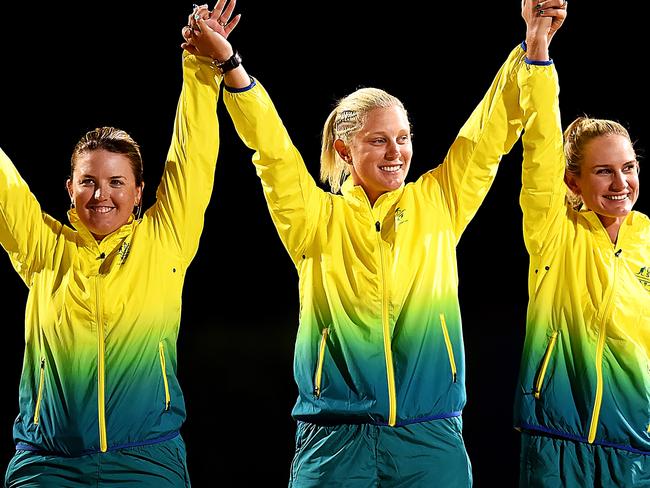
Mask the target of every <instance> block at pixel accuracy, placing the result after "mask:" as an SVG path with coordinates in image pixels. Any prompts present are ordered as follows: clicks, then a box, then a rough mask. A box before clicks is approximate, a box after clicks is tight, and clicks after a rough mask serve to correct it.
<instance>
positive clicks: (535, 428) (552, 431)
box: [520, 424, 650, 456]
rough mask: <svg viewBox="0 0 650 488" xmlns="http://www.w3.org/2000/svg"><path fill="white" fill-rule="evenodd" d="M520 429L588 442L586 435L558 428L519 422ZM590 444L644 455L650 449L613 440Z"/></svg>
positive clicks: (596, 441)
mask: <svg viewBox="0 0 650 488" xmlns="http://www.w3.org/2000/svg"><path fill="white" fill-rule="evenodd" d="M520 429H521V430H522V431H524V432H526V433H527V434H532V435H536V434H537V435H545V436H549V437H556V438H559V439H565V440H569V441H574V442H581V443H583V444H590V443H589V440H588V439H587V438H586V437H581V436H577V435H573V434H569V433H568V432H562V431H560V430H555V429H549V428H548V427H542V426H541V425H530V424H521V426H520ZM591 444H593V445H596V446H602V447H612V448H614V449H621V450H622V451H628V452H633V453H635V454H643V455H645V456H648V455H650V451H643V450H641V449H637V448H636V447H632V446H628V445H625V444H614V443H613V442H607V441H601V440H594V442H592V443H591Z"/></svg>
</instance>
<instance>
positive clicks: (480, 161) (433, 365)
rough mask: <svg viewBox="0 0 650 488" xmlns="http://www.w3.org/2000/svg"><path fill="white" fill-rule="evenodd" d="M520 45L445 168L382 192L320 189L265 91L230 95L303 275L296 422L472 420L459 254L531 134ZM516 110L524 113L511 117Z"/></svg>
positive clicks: (349, 186)
mask: <svg viewBox="0 0 650 488" xmlns="http://www.w3.org/2000/svg"><path fill="white" fill-rule="evenodd" d="M523 57H524V52H523V50H522V49H521V48H519V47H518V48H516V49H515V50H514V51H513V52H512V53H511V55H510V56H509V58H508V60H507V61H506V63H505V64H504V65H503V67H502V68H501V70H500V71H499V73H498V75H497V76H496V79H495V80H494V82H493V84H492V86H491V87H490V89H489V91H488V93H487V94H486V96H485V97H484V99H483V100H482V101H481V103H480V105H479V106H478V108H477V109H476V110H475V111H474V113H473V114H472V116H471V117H470V119H469V120H468V122H467V123H466V124H465V125H464V126H463V128H462V129H461V131H460V133H459V135H458V137H457V139H456V140H455V142H454V143H453V145H452V147H451V149H450V150H449V153H448V154H447V156H446V158H445V160H444V162H443V163H442V164H441V165H439V166H438V167H437V168H436V169H434V170H432V171H429V172H428V173H426V174H425V175H424V176H422V177H421V178H420V179H418V180H417V181H416V182H415V183H410V184H407V185H405V186H404V187H402V188H400V189H398V190H395V191H392V192H389V193H386V194H384V195H382V196H381V197H380V198H379V199H378V200H377V201H376V202H375V204H374V206H371V205H370V203H369V200H368V198H367V197H366V194H365V192H364V191H363V189H362V188H361V187H359V186H356V187H355V186H353V185H352V183H351V180H349V179H348V181H346V182H345V184H344V185H343V194H342V195H333V194H331V193H329V192H325V191H322V190H320V189H319V188H318V187H317V185H316V184H315V182H314V180H313V179H312V177H311V176H310V174H309V173H308V171H307V169H306V167H305V164H304V162H303V160H302V157H301V156H300V154H299V152H298V150H297V149H296V148H295V147H294V145H293V144H292V142H291V140H290V138H289V136H288V134H287V131H286V130H285V128H284V126H283V124H282V122H281V120H280V119H279V117H278V114H277V112H276V110H275V108H274V106H273V104H272V102H271V100H270V99H269V97H268V95H267V93H266V92H265V90H264V89H263V88H262V86H260V84H259V83H253V84H252V85H251V87H249V89H244V90H238V91H236V92H224V100H225V102H226V106H227V107H228V110H229V112H230V114H231V116H232V119H233V121H234V123H235V127H236V129H237V132H238V133H239V135H240V137H241V138H242V140H243V141H244V143H245V144H246V145H247V146H248V147H250V148H251V149H253V150H254V151H255V153H254V155H253V162H254V164H255V167H256V169H257V173H258V175H259V177H260V178H261V180H262V186H263V189H264V194H265V196H266V199H267V203H268V207H269V209H270V212H271V216H272V218H273V221H274V223H275V225H276V228H277V230H278V233H279V234H280V237H281V239H282V241H283V243H284V245H285V247H286V249H287V250H288V252H289V254H290V256H291V259H292V261H293V263H294V264H295V266H296V269H297V272H298V275H299V293H300V325H299V329H298V332H297V338H296V344H295V359H294V374H295V380H296V382H297V385H298V390H299V398H298V401H297V403H296V405H295V407H294V410H293V415H294V417H295V418H296V419H301V420H305V421H310V422H314V423H355V422H360V423H376V424H387V425H391V426H393V425H403V424H408V423H413V422H420V421H425V420H428V419H436V418H444V417H451V416H458V415H460V413H461V411H462V409H463V406H464V405H465V366H464V351H463V339H462V330H461V317H460V310H459V305H458V273H457V269H456V245H457V243H458V240H459V238H460V236H461V234H462V232H463V230H464V229H465V227H466V226H467V224H468V223H469V221H470V220H471V218H472V217H473V216H474V214H475V212H476V211H477V209H478V207H479V205H480V204H481V202H482V200H483V199H484V197H485V195H486V193H487V191H488V189H489V187H490V185H491V183H492V181H493V179H494V176H495V173H496V170H497V166H498V163H499V160H500V158H501V156H502V155H503V154H504V153H506V152H508V150H510V148H511V147H512V145H513V144H514V142H515V141H516V140H517V138H518V136H519V130H520V128H521V123H520V121H519V120H518V117H519V116H520V113H519V103H518V87H517V83H516V76H515V75H516V71H517V68H518V66H519V65H521V64H522V63H523ZM512 107H514V109H515V110H514V111H513V110H510V108H512Z"/></svg>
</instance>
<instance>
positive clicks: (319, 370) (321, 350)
mask: <svg viewBox="0 0 650 488" xmlns="http://www.w3.org/2000/svg"><path fill="white" fill-rule="evenodd" d="M329 331H330V329H329V327H325V328H324V329H323V333H322V334H321V338H320V344H319V346H318V364H317V366H316V376H315V378H314V396H315V397H316V398H320V393H321V390H320V387H321V381H322V379H323V363H324V362H325V346H326V345H327V336H328V335H329Z"/></svg>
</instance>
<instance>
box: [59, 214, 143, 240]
mask: <svg viewBox="0 0 650 488" xmlns="http://www.w3.org/2000/svg"><path fill="white" fill-rule="evenodd" d="M68 220H69V221H70V224H71V225H72V227H74V229H75V230H76V231H77V233H78V236H79V237H80V239H81V242H82V243H83V246H84V247H88V248H93V249H99V250H100V251H107V250H110V249H113V248H114V247H115V246H116V245H118V244H120V243H121V242H122V241H124V239H125V238H126V237H128V236H129V235H131V234H132V233H133V230H134V228H135V226H136V224H137V221H136V220H135V217H134V216H133V215H131V216H130V217H129V220H128V221H127V222H126V223H125V224H124V225H123V226H122V227H120V228H119V229H117V230H116V231H114V232H112V233H110V234H108V235H107V236H105V237H104V238H103V239H102V240H101V241H99V242H98V241H97V239H95V237H94V236H93V235H92V234H91V233H90V231H89V230H88V228H87V227H86V226H85V225H84V224H83V223H82V222H81V219H79V215H78V214H77V209H75V208H71V209H70V210H68Z"/></svg>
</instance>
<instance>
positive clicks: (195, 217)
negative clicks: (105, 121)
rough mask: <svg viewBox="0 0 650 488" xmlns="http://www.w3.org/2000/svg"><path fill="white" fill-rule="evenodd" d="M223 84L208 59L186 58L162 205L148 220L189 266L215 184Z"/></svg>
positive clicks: (158, 195) (158, 196) (154, 208)
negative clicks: (217, 113) (218, 102)
mask: <svg viewBox="0 0 650 488" xmlns="http://www.w3.org/2000/svg"><path fill="white" fill-rule="evenodd" d="M218 97H219V80H218V78H217V77H216V76H215V71H214V68H213V67H212V65H211V64H210V63H209V62H207V61H206V60H205V59H200V58H197V57H196V56H194V55H190V54H188V53H187V52H184V53H183V87H182V89H181V94H180V97H179V100H178V107H177V110H176V119H175V121H174V129H173V135H172V142H171V145H170V147H169V152H168V153H167V162H166V164H165V169H164V172H163V176H162V180H161V182H160V185H159V186H158V190H157V192H156V203H155V204H154V205H153V206H152V207H151V209H149V210H148V211H147V212H146V214H145V221H143V224H144V223H145V222H146V220H147V219H151V220H150V224H151V225H153V226H154V234H155V235H156V237H157V238H158V239H159V240H161V241H162V242H163V243H168V244H169V245H170V246H174V248H176V249H178V251H179V252H180V254H181V256H182V258H183V259H184V260H185V262H186V263H189V262H190V261H191V260H192V258H193V257H194V255H195V254H196V251H197V249H198V244H199V238H200V236H201V232H202V230H203V221H204V214H205V210H206V208H207V206H208V203H209V201H210V195H211V194H212V187H213V184H214V172H215V167H216V160H217V152H218V149H219V126H218V123H217V115H216V110H217V100H218Z"/></svg>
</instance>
